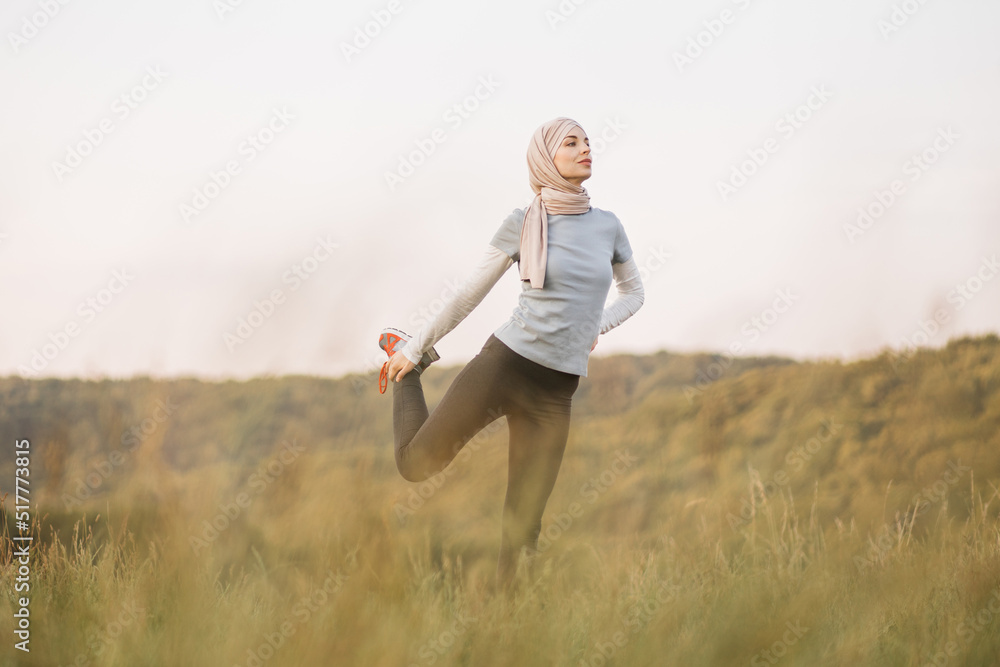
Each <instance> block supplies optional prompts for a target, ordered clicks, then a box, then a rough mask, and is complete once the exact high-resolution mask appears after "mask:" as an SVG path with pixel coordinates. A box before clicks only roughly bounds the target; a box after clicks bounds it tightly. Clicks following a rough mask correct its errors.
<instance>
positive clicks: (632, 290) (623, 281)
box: [595, 257, 644, 344]
mask: <svg viewBox="0 0 1000 667" xmlns="http://www.w3.org/2000/svg"><path fill="white" fill-rule="evenodd" d="M611 269H612V271H613V272H614V278H615V290H617V292H618V296H617V297H615V300H614V301H612V302H611V303H609V304H608V305H607V307H606V308H605V309H604V312H602V313H601V330H600V333H602V334H606V333H608V332H609V331H611V330H612V329H614V328H615V327H616V326H618V325H619V324H621V323H622V322H624V321H625V320H627V319H628V318H630V317H632V316H633V315H635V313H636V311H637V310H639V307H640V306H642V300H643V295H644V293H643V289H642V278H640V277H639V267H638V266H636V264H635V258H634V257H629V258H628V259H627V260H625V261H624V262H622V263H620V264H612V265H611ZM595 344H596V341H595Z"/></svg>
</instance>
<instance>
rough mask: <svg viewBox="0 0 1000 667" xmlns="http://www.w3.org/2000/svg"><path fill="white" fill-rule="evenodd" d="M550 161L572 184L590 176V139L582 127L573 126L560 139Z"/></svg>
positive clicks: (579, 183)
mask: <svg viewBox="0 0 1000 667" xmlns="http://www.w3.org/2000/svg"><path fill="white" fill-rule="evenodd" d="M552 161H553V162H554V163H555V165H556V169H558V170H559V174H560V175H561V176H562V177H563V178H565V179H566V180H567V181H569V182H570V183H572V184H573V185H576V186H579V185H581V184H582V183H583V182H584V181H585V180H587V179H588V178H590V174H591V168H590V163H591V157H590V139H588V138H587V133H586V132H584V131H583V128H582V127H579V126H577V127H574V128H572V129H571V130H570V131H569V134H568V135H566V138H564V139H563V140H562V144H560V145H559V148H558V149H557V150H556V154H555V157H553V158H552Z"/></svg>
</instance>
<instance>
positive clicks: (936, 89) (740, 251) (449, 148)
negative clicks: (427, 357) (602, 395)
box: [0, 0, 1000, 379]
mask: <svg viewBox="0 0 1000 667" xmlns="http://www.w3.org/2000/svg"><path fill="white" fill-rule="evenodd" d="M673 4H677V5H678V6H672V4H669V3H654V2H638V1H621V2H615V3H612V2H610V1H609V0H582V1H581V0H563V1H562V2H556V1H554V0H553V1H552V2H527V1H522V0H512V1H510V2H506V3H502V4H501V3H484V2H476V1H473V2H468V1H467V2H461V3H459V2H457V1H454V0H443V1H441V2H437V3H427V2H413V1H407V0H391V1H390V0H386V1H382V0H379V1H376V2H355V3H336V4H330V3H321V2H318V1H313V0H310V1H306V0H302V1H292V2H284V3H275V2H270V3H269V2H264V1H263V0H242V1H240V0H180V1H176V2H171V3H134V2H125V1H124V0H105V1H104V2H88V1H87V0H66V1H65V2H61V1H60V0H34V1H24V0H9V1H8V2H6V3H4V5H3V8H2V9H0V31H2V33H3V35H4V39H3V44H2V45H0V90H2V91H3V92H4V102H3V104H2V107H0V108H2V110H3V122H2V123H0V284H2V291H0V308H2V313H3V316H4V319H5V326H3V327H2V328H0V375H17V376H21V377H84V378H101V377H111V378H117V377H130V376H135V375H150V376H154V377H177V376H199V377H204V378H207V379H221V378H236V379H242V378H249V377H254V376H261V375H284V374H310V375H320V376H339V375H342V374H345V373H353V372H361V373H373V372H377V370H378V368H379V366H381V364H382V361H383V360H384V353H382V352H381V350H379V348H378V345H377V339H378V333H379V331H380V330H381V328H382V327H385V326H394V327H397V328H401V329H403V330H405V331H409V332H410V333H415V331H416V330H417V329H418V328H419V327H420V326H421V325H422V323H423V322H424V321H426V320H427V319H429V318H430V317H433V315H434V314H435V313H436V312H438V311H439V310H440V308H441V307H442V305H443V304H444V303H445V302H446V301H448V300H449V299H451V298H453V296H454V294H455V290H456V289H457V286H458V285H460V284H461V282H462V280H463V279H464V277H465V276H466V275H468V273H469V272H470V271H471V270H472V268H473V267H474V266H475V265H476V264H477V263H478V260H479V258H480V256H481V254H482V253H483V252H484V251H485V249H486V247H487V244H488V243H489V241H490V239H491V238H492V236H493V234H494V232H495V231H496V230H497V228H498V227H499V226H500V223H501V222H502V221H503V219H504V218H505V217H506V216H507V215H508V214H509V213H510V212H511V211H512V210H514V209H515V208H521V207H524V206H527V205H528V203H529V202H530V200H531V198H532V196H533V193H532V192H531V190H530V187H529V184H528V178H527V166H526V158H525V154H526V149H527V146H528V141H529V139H530V137H531V134H532V133H533V132H534V130H535V128H537V127H538V126H539V125H541V124H542V123H544V122H546V121H548V120H550V119H552V118H555V117H558V116H568V117H570V118H573V119H575V120H576V121H578V122H579V123H580V124H581V125H582V126H583V128H584V129H585V131H586V132H587V133H588V135H589V136H590V138H591V146H592V148H593V151H594V165H593V176H592V177H591V178H590V179H589V180H588V181H586V182H585V183H584V186H585V187H586V188H587V191H588V193H589V195H590V197H591V204H592V205H593V206H596V207H599V208H603V209H606V210H609V211H612V212H614V213H615V214H616V215H617V216H618V217H619V218H620V219H621V220H622V222H623V224H624V226H625V229H626V232H627V234H628V237H629V242H630V244H631V246H632V248H633V251H634V257H635V259H636V262H637V264H638V265H639V267H640V270H641V272H642V276H643V283H644V289H645V302H644V304H643V306H642V308H641V309H640V310H639V311H638V312H637V313H636V314H635V315H634V316H633V317H632V318H631V319H629V320H628V321H626V322H625V323H623V324H622V325H621V326H620V327H618V328H616V329H614V330H613V331H611V332H609V333H608V334H606V335H604V336H602V337H601V339H600V342H599V343H598V346H597V348H596V350H595V351H594V352H593V353H592V355H593V356H603V355H609V354H617V353H636V354H644V353H651V352H654V351H657V350H667V351H670V352H679V353H687V352H717V353H724V354H735V355H737V356H756V355H769V354H777V355H782V356H787V357H792V358H795V359H842V360H851V359H857V358H862V357H866V356H871V355H874V354H877V353H879V351H881V350H884V349H886V348H888V349H892V350H897V351H902V350H907V349H909V347H910V346H912V345H919V346H921V347H935V348H936V347H941V346H943V345H944V344H946V342H947V341H948V340H949V339H951V338H954V337H957V336H963V335H979V334H982V333H986V332H996V331H998V330H1000V307H998V306H1000V265H998V264H997V256H998V254H1000V224H998V223H1000V188H998V185H1000V167H998V165H997V157H1000V124H998V123H997V122H996V119H997V118H998V117H1000V113H998V112H1000V41H998V40H997V39H996V35H997V28H998V27H1000V5H998V4H997V3H993V2H987V1H986V0H952V1H951V2H948V3H944V2H918V0H907V1H906V2H901V1H898V0H896V1H893V0H864V1H861V0H845V1H843V2H838V3H791V2H784V3H779V2H774V1H773V0H772V1H770V2H768V1H766V0H736V1H733V0H724V1H723V0H720V1H718V2H701V3H683V6H681V3H673ZM519 291H520V285H519V282H518V279H517V269H516V266H515V267H514V268H512V269H510V270H508V272H507V273H506V274H505V275H504V276H503V277H502V278H501V280H500V282H499V283H498V284H497V285H496V286H495V287H494V288H493V290H492V291H491V292H490V294H489V295H488V296H487V297H486V298H485V299H484V300H483V302H482V303H481V304H480V305H479V307H477V308H476V310H475V311H473V312H472V313H471V314H470V315H469V316H468V317H467V318H466V319H465V320H464V321H463V322H462V323H460V324H459V325H458V327H457V328H455V329H454V330H453V331H452V332H451V333H449V334H448V335H446V336H445V337H444V338H443V339H442V340H441V341H439V342H438V343H437V345H436V349H437V350H438V352H439V353H440V354H441V357H442V362H441V363H445V364H452V363H462V362H464V361H467V360H469V359H471V358H472V357H473V356H474V355H475V354H476V353H477V352H478V351H479V349H480V348H481V347H482V345H483V343H484V342H485V341H486V339H487V338H488V337H489V335H490V333H492V332H493V331H494V330H495V329H496V328H498V327H499V326H500V325H501V324H503V323H504V322H505V321H506V320H507V318H508V317H510V314H511V312H512V310H513V308H514V307H515V305H516V303H517V295H518V293H519ZM614 294H615V293H614V288H612V290H611V292H610V294H609V299H611V298H614Z"/></svg>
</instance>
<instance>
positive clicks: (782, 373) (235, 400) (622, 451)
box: [0, 336, 1000, 667]
mask: <svg viewBox="0 0 1000 667" xmlns="http://www.w3.org/2000/svg"><path fill="white" fill-rule="evenodd" d="M722 361H724V360H721V359H719V358H714V359H713V358H708V357H696V356H674V355H663V354H661V355H653V356H649V357H613V358H608V359H597V358H595V359H594V360H593V361H592V363H591V377H589V378H587V380H585V381H584V383H582V384H581V390H580V392H579V393H578V396H577V399H576V400H575V403H574V422H573V430H572V432H571V435H570V443H569V447H568V449H567V454H566V459H565V461H564V463H563V467H562V469H561V471H560V476H559V481H558V482H557V485H556V489H555V491H554V493H553V495H552V498H551V499H550V500H549V504H548V507H547V510H546V515H545V519H544V522H543V527H544V530H543V536H542V540H541V542H540V546H541V552H540V554H539V555H538V556H537V558H536V561H535V563H534V568H535V572H536V577H535V579H534V581H533V582H531V583H530V585H529V586H527V587H526V588H525V589H524V590H523V591H522V592H521V593H520V594H519V595H518V596H517V597H516V598H515V599H514V600H512V601H507V600H505V599H503V598H499V597H497V596H495V595H494V593H493V591H492V580H493V574H494V570H495V566H496V555H497V550H498V548H499V529H500V511H501V506H502V503H503V494H504V488H505V484H506V475H505V463H504V462H505V461H506V438H507V432H506V426H505V425H504V424H503V421H502V420H501V421H500V422H497V427H494V428H491V429H487V430H486V431H485V432H484V437H483V438H481V439H480V440H478V441H476V442H475V443H474V445H475V446H474V448H473V447H472V446H470V447H469V448H468V450H467V451H468V454H467V455H464V456H460V458H459V459H458V460H456V462H454V463H453V464H452V466H451V467H450V468H449V472H448V474H446V475H443V476H442V477H441V478H439V479H438V480H437V481H436V483H427V484H425V485H414V484H409V483H407V482H405V481H404V480H402V479H401V478H400V477H399V476H398V475H397V473H396V472H395V466H394V463H393V458H392V451H391V409H390V406H389V402H390V401H389V398H388V397H387V396H378V394H377V393H376V392H375V390H374V377H366V378H360V379H361V380H363V381H364V382H365V383H368V384H361V383H359V382H358V380H359V378H357V377H352V378H344V379H341V380H336V381H324V380H319V379H316V378H280V379H270V380H259V381H254V382H250V383H221V384H211V383H198V382H195V381H183V380H178V381H172V382H156V381H151V380H143V379H136V380H131V381H128V382H106V383H82V382H75V383H74V382H59V381H41V382H27V381H24V380H20V379H7V380H0V387H2V391H3V397H4V404H3V410H4V412H3V414H2V416H0V426H2V427H3V430H4V432H5V433H7V434H8V441H9V442H10V443H11V444H12V441H13V438H15V437H16V438H22V437H27V438H30V439H31V442H32V448H33V453H32V456H33V457H34V458H33V459H32V466H33V467H32V479H33V480H34V484H33V486H32V489H33V492H34V491H36V490H37V495H36V496H33V497H32V500H33V503H34V505H33V508H32V510H33V535H34V536H35V538H36V539H35V542H34V546H33V548H32V551H31V557H30V559H31V591H30V595H31V607H30V613H31V642H30V647H31V652H30V653H21V652H20V651H16V650H14V648H13V644H14V643H15V641H17V639H16V638H15V635H14V633H13V630H14V619H13V613H14V611H15V609H16V595H17V594H16V593H15V592H14V591H13V590H12V588H13V582H14V581H15V579H16V577H17V574H16V568H17V565H18V564H17V561H16V560H12V559H11V545H10V543H9V541H5V544H4V546H3V554H2V557H0V561H2V564H0V581H2V582H3V587H4V589H3V590H4V592H5V595H4V596H3V610H2V611H0V629H2V635H3V637H5V642H6V643H5V645H4V646H3V648H2V649H0V656H2V659H3V661H4V664H17V665H46V666H48V665H122V666H124V665H128V666H136V665H168V666H174V665H176V666H187V665H192V666H197V665H211V666H230V665H244V666H248V667H253V666H258V667H260V666H262V665H268V666H271V665H364V666H367V665H392V666H402V667H407V666H409V665H432V664H435V665H470V666H477V667H478V666H488V665H519V666H522V665H523V666H532V665H567V666H577V665H592V666H599V665H629V666H631V665H668V666H669V665H713V666H714V665H751V666H755V665H772V664H782V665H849V664H850V665H925V664H933V665H997V664H1000V618H997V617H998V616H1000V523H998V507H1000V491H998V485H1000V341H998V340H997V339H996V337H995V336H988V337H984V338H980V339H962V340H959V341H952V342H951V343H949V345H948V346H947V348H945V349H942V350H936V351H920V352H918V353H916V354H914V355H912V356H911V357H907V358H905V359H901V358H898V357H892V356H891V355H882V356H880V357H878V358H874V359H869V360H862V361H859V362H855V363H852V364H848V365H843V364H839V363H836V362H823V363H820V362H817V363H802V364H798V363H791V362H780V363H779V362H775V363H759V364H758V363H747V364H744V365H733V366H732V367H731V368H726V369H725V372H724V373H723V374H722V376H721V377H719V379H717V380H715V381H714V382H711V383H705V382H702V383H700V385H699V384H696V378H697V377H699V376H698V373H699V372H705V371H706V369H707V368H709V366H710V364H711V363H718V364H720V368H721V367H722V366H721V363H722ZM455 372H457V369H456V368H451V369H444V370H443V371H441V372H439V373H438V374H437V375H436V376H434V375H433V373H430V372H429V373H428V375H427V380H426V385H425V386H426V387H427V394H428V399H429V401H430V403H431V405H433V404H434V403H436V400H437V399H438V398H439V397H440V395H441V393H442V392H443V390H444V388H446V387H447V384H448V382H450V380H451V378H452V377H454V373H455ZM360 387H364V389H363V390H358V388H360ZM692 388H694V390H692ZM156 401H161V404H160V405H161V406H171V405H176V406H177V407H175V408H172V409H167V412H170V414H169V415H167V416H166V417H165V418H164V419H162V420H159V416H160V415H163V414H164V408H162V407H161V409H160V412H157V411H156V408H155V406H156ZM150 420H151V421H150ZM144 423H146V424H147V428H146V429H145V430H143V428H142V425H143V424H144ZM136 425H139V430H138V431H134V430H133V428H134V427H135V426H136ZM130 433H131V434H133V436H134V439H130V438H129V437H128V436H129V434H130ZM5 449H6V448H5ZM114 452H119V454H120V457H119V456H115V455H114ZM12 455H13V452H12V451H11V452H7V451H4V452H3V458H2V459H0V464H2V465H0V474H2V477H0V489H3V490H4V491H5V492H10V490H11V488H12V483H13V467H12V464H13V458H12ZM102 471H104V472H106V473H107V474H106V475H105V474H104V473H102ZM92 475H93V476H92ZM88 480H89V481H88ZM11 511H12V497H8V498H7V499H6V501H5V506H4V516H5V517H9V515H10V512H11ZM7 521H8V522H9V521H10V519H9V518H8V519H7ZM7 528H8V526H6V525H5V526H4V534H5V535H7V534H8V533H7ZM22 595H23V594H22Z"/></svg>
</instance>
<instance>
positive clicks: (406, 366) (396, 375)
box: [386, 352, 416, 382]
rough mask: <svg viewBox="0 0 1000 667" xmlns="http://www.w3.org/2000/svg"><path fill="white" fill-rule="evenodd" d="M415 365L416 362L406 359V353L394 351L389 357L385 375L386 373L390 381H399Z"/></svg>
mask: <svg viewBox="0 0 1000 667" xmlns="http://www.w3.org/2000/svg"><path fill="white" fill-rule="evenodd" d="M415 366H416V364H415V363H413V362H412V361H410V360H409V359H407V358H406V355H404V354H400V353H399V352H396V353H394V354H393V355H392V356H391V357H390V358H389V368H388V369H387V371H386V375H388V377H389V381H390V382H399V381H400V380H401V379H403V376H405V375H406V374H407V373H409V372H410V371H412V370H413V369H414V367H415Z"/></svg>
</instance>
